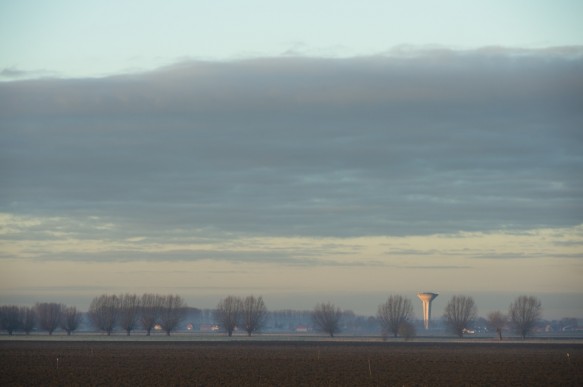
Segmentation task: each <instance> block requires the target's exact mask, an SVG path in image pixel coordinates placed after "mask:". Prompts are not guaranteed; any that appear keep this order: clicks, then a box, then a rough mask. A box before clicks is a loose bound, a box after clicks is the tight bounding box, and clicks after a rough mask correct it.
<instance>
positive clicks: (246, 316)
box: [241, 296, 267, 336]
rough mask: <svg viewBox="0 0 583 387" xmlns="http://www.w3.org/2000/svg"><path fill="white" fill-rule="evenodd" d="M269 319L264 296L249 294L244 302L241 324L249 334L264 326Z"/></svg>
mask: <svg viewBox="0 0 583 387" xmlns="http://www.w3.org/2000/svg"><path fill="white" fill-rule="evenodd" d="M266 319H267V308H266V307H265V303H264V302H263V297H261V296H259V297H257V298H255V297H254V296H248V297H247V298H245V299H244V300H243V302H242V311H241V325H242V327H243V329H244V330H245V332H247V335H248V336H251V334H253V333H254V332H258V331H259V330H261V328H263V325H264V324H265V321H266Z"/></svg>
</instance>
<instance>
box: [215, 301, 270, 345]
mask: <svg viewBox="0 0 583 387" xmlns="http://www.w3.org/2000/svg"><path fill="white" fill-rule="evenodd" d="M266 319H267V307H266V306H265V303H264V302H263V297H261V296H259V297H255V296H252V295H251V296H247V297H245V298H240V297H236V296H228V297H226V298H224V299H222V300H221V301H220V302H219V304H218V305H217V309H216V311H215V320H216V321H217V322H218V323H219V324H221V325H222V326H223V328H224V329H225V330H226V331H227V334H228V335H229V337H230V336H232V335H233V332H234V331H235V329H236V328H238V327H239V328H241V329H243V330H244V331H245V332H247V335H248V336H251V335H252V334H253V333H256V332H259V331H260V330H261V328H263V326H264V325H265V321H266Z"/></svg>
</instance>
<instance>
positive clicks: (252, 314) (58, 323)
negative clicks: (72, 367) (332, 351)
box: [0, 293, 541, 340]
mask: <svg viewBox="0 0 583 387" xmlns="http://www.w3.org/2000/svg"><path fill="white" fill-rule="evenodd" d="M186 312H187V305H186V302H185V301H184V300H183V299H182V297H180V296H178V295H160V294H150V293H146V294H143V295H141V296H139V295H136V294H122V295H109V294H103V295H100V296H98V297H95V298H94V299H93V301H92V302H91V305H90V307H89V312H88V316H89V319H90V321H91V322H92V323H93V325H94V326H95V327H96V328H97V329H99V330H102V331H103V332H105V333H107V335H110V334H111V333H112V332H113V330H114V329H115V328H116V327H120V328H121V329H123V330H124V331H125V332H126V333H127V335H128V336H129V335H130V334H131V332H132V331H134V330H135V329H137V328H138V327H141V328H143V329H144V330H145V331H146V334H147V335H148V336H149V335H150V333H151V331H152V329H154V327H156V326H159V327H160V328H161V329H162V330H164V332H166V334H167V335H170V332H172V331H173V330H175V329H176V328H177V327H178V325H179V324H180V322H181V320H182V319H183V318H184V316H185V314H186ZM346 313H347V312H343V311H342V310H341V309H340V308H339V307H337V306H335V305H334V304H332V303H330V302H328V303H319V304H317V305H316V306H315V307H314V309H313V311H312V312H311V318H312V322H313V324H314V326H315V327H316V329H317V330H319V331H321V332H325V333H327V334H329V335H330V336H331V337H333V336H334V335H335V334H336V333H338V332H340V328H341V320H342V318H343V316H344V315H346ZM267 316H268V311H267V307H266V306H265V303H264V301H263V298H262V297H261V296H259V297H255V296H253V295H251V296H248V297H245V298H241V297H236V296H228V297H226V298H224V299H222V300H221V301H220V302H219V303H218V305H217V308H216V310H215V311H214V320H215V321H216V322H217V323H218V324H220V325H221V326H222V328H223V329H224V330H225V331H226V332H227V334H228V335H229V336H232V335H233V332H234V331H235V329H241V330H243V331H245V332H246V333H247V334H248V335H249V336H251V335H252V334H253V333H256V332H259V331H260V330H261V329H262V328H263V327H264V325H265V323H266V320H267ZM540 316H541V302H540V300H538V299H537V298H536V297H532V296H520V297H518V298H516V300H515V301H514V302H512V303H511V304H510V306H509V308H508V314H504V313H502V312H500V311H495V312H492V313H490V314H489V315H488V323H489V325H490V326H491V327H492V328H493V329H495V330H496V332H497V333H498V335H499V338H500V340H501V339H502V331H503V329H505V328H506V327H511V328H512V329H513V330H514V331H515V332H516V333H517V334H519V335H520V336H521V337H522V338H526V336H527V335H528V334H529V333H531V332H532V330H533V328H534V327H535V324H536V322H537V320H538V319H539V318H540ZM476 317H477V307H476V304H475V302H474V300H473V298H472V297H469V296H464V295H455V296H453V297H452V298H451V299H450V300H449V302H448V304H447V305H446V307H445V312H444V315H443V318H444V321H445V323H446V324H447V326H448V327H449V328H450V329H451V331H452V332H453V333H455V334H456V335H458V336H459V337H463V335H464V333H465V332H467V330H468V328H469V327H470V326H471V324H472V322H473V321H474V320H475V319H476ZM413 319H414V314H413V304H412V302H411V300H410V299H408V298H406V297H403V296H401V295H391V296H389V297H388V298H387V301H386V302H384V303H383V304H381V305H379V306H378V312H377V320H378V322H379V324H380V327H381V335H382V337H383V338H386V337H387V336H388V335H391V334H392V335H393V336H394V337H398V336H401V337H405V338H410V337H412V336H414V335H415V326H414V324H413ZM80 320H81V314H80V313H79V312H78V311H77V309H76V308H75V307H67V306H66V305H64V304H59V303H37V304H36V305H35V306H34V307H32V308H29V307H18V306H14V305H10V306H2V307H0V326H1V327H2V329H4V330H7V331H8V333H9V334H10V335H12V333H13V332H14V331H15V330H18V329H21V330H23V331H24V332H25V333H26V334H28V333H30V332H31V331H32V330H33V329H34V328H35V327H37V326H38V327H39V328H40V329H42V330H45V331H47V332H48V333H49V334H52V333H53V331H54V330H55V329H57V328H59V327H60V328H62V329H63V330H65V331H66V332H67V334H69V335H70V334H71V332H73V331H75V330H76V329H77V327H78V326H79V323H80Z"/></svg>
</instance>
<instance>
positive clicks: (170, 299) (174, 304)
mask: <svg viewBox="0 0 583 387" xmlns="http://www.w3.org/2000/svg"><path fill="white" fill-rule="evenodd" d="M186 308H187V305H186V302H185V301H184V300H183V299H182V297H180V296H179V295H171V294H170V295H167V296H165V297H163V303H162V310H161V313H160V326H161V327H162V329H163V330H164V331H165V332H166V335H167V336H170V332H172V331H173V330H174V329H176V327H177V326H178V324H180V321H182V319H183V318H184V315H185V314H186Z"/></svg>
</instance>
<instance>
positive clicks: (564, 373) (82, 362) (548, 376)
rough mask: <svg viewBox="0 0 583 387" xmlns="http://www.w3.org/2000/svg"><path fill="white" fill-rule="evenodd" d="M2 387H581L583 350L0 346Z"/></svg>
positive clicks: (410, 345) (305, 344) (432, 345)
mask: <svg viewBox="0 0 583 387" xmlns="http://www.w3.org/2000/svg"><path fill="white" fill-rule="evenodd" d="M57 359H58V360H57ZM0 385H1V386H44V385H48V386H70V385H79V386H96V385H101V386H105V385H111V386H149V385H153V386H454V385H468V386H469V385H480V386H483V385H488V386H580V385H583V346H582V345H581V344H577V343H493V342H489V343H472V342H387V343H381V342H364V343H359V342H333V341H332V342H309V341H297V342H282V341H273V342H270V341H261V342H253V341H221V342H187V341H168V342H163V341H157V342H131V341H120V342H118V341H66V340H62V341H0Z"/></svg>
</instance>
